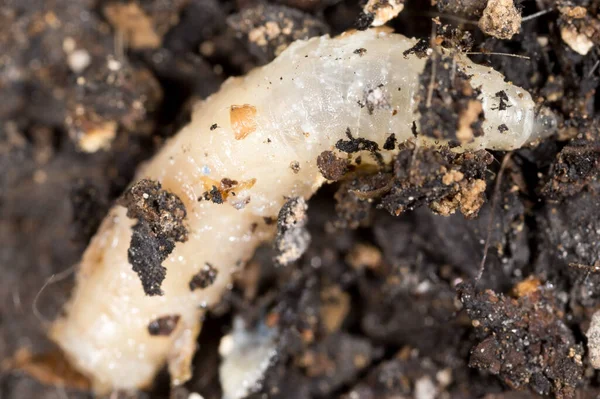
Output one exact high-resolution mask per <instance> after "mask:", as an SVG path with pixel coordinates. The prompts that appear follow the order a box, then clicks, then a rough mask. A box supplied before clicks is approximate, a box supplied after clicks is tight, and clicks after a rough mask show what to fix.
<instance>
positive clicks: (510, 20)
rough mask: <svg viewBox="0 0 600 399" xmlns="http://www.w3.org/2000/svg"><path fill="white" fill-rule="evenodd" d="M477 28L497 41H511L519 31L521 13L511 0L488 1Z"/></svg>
mask: <svg viewBox="0 0 600 399" xmlns="http://www.w3.org/2000/svg"><path fill="white" fill-rule="evenodd" d="M479 28H480V29H481V30H482V31H483V32H484V33H485V34H487V35H490V36H493V37H496V38H498V39H505V40H508V39H511V38H512V37H513V36H514V35H516V34H517V33H519V30H520V29H521V13H520V12H519V10H518V9H517V8H516V7H515V3H514V1H513V0H488V3H487V6H486V7H485V10H483V15H482V16H481V19H480V20H479Z"/></svg>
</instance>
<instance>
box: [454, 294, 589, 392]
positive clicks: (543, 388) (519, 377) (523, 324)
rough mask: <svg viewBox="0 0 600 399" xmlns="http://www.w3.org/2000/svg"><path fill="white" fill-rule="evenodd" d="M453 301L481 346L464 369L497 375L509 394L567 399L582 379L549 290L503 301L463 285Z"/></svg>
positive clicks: (577, 349) (577, 350)
mask: <svg viewBox="0 0 600 399" xmlns="http://www.w3.org/2000/svg"><path fill="white" fill-rule="evenodd" d="M458 292H459V298H460V300H461V302H462V303H463V305H464V307H465V310H466V312H467V314H468V315H469V317H470V318H471V320H472V322H473V325H474V326H475V327H476V332H477V335H478V337H479V339H480V340H481V341H480V343H479V344H478V345H477V346H475V347H474V348H473V350H472V351H471V359H470V362H469V365H470V366H471V367H475V368H479V369H482V370H487V371H489V372H490V373H492V374H496V375H499V376H500V377H501V378H502V379H503V380H504V382H505V383H507V384H508V385H509V386H510V387H512V388H513V389H519V388H524V387H529V388H530V389H531V390H533V391H534V392H536V393H537V394H540V395H548V394H550V393H553V394H554V395H556V396H557V397H564V398H572V397H574V395H575V388H576V386H577V385H578V384H579V382H580V381H581V379H582V377H583V363H582V355H583V348H582V346H581V345H580V344H578V343H577V342H576V340H575V337H574V335H573V333H572V331H571V330H570V329H569V328H568V327H567V326H566V324H565V320H564V310H563V304H562V303H560V302H558V301H557V299H556V297H555V296H554V295H553V291H552V288H551V286H548V287H543V286H538V289H535V290H527V291H526V294H525V295H523V296H521V297H517V298H509V297H506V296H504V295H502V294H496V293H495V292H493V291H491V290H486V291H483V292H478V291H476V290H475V288H474V287H473V286H472V285H470V284H469V283H464V284H462V285H460V286H459V288H458Z"/></svg>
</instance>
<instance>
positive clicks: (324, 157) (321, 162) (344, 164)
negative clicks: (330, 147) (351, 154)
mask: <svg viewBox="0 0 600 399" xmlns="http://www.w3.org/2000/svg"><path fill="white" fill-rule="evenodd" d="M317 166H318V168H319V171H320V172H321V174H322V175H323V177H324V178H326V179H327V180H334V181H335V180H340V179H341V178H342V177H343V176H344V174H345V173H346V171H347V170H348V160H346V159H342V158H338V157H337V156H336V155H335V153H334V152H333V151H323V152H322V153H321V154H320V155H319V156H318V157H317Z"/></svg>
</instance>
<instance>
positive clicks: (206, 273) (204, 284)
mask: <svg viewBox="0 0 600 399" xmlns="http://www.w3.org/2000/svg"><path fill="white" fill-rule="evenodd" d="M218 273H219V271H218V270H217V269H215V267H214V266H213V265H211V264H210V263H206V264H205V265H204V267H203V268H202V270H200V271H199V272H198V273H196V274H195V275H194V277H192V279H191V280H190V284H189V285H190V291H194V290H196V289H198V288H199V289H202V290H203V289H205V288H208V287H210V286H211V285H213V283H214V282H215V280H216V279H217V274H218Z"/></svg>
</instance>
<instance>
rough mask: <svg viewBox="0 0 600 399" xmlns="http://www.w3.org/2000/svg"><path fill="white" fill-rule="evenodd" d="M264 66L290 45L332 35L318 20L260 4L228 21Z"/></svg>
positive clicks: (286, 9)
mask: <svg viewBox="0 0 600 399" xmlns="http://www.w3.org/2000/svg"><path fill="white" fill-rule="evenodd" d="M227 22H228V24H229V26H230V27H231V28H232V29H234V30H235V31H236V32H237V33H238V34H239V35H240V36H242V37H244V38H245V39H246V40H247V41H248V43H249V48H250V51H251V52H252V53H253V54H254V55H255V56H256V57H257V58H258V59H259V60H261V62H263V63H267V62H269V61H271V60H272V59H273V58H275V57H276V56H277V55H279V54H281V52H282V51H283V50H285V49H286V48H287V46H289V45H290V43H292V42H294V41H296V40H300V39H308V38H310V37H313V36H321V35H323V34H325V33H329V28H328V27H327V25H325V24H324V23H323V22H322V21H321V20H320V19H319V18H317V17H315V16H312V15H310V14H307V13H305V12H302V11H300V10H297V9H293V8H289V7H286V6H282V5H275V4H268V3H267V4H265V3H259V4H257V5H254V6H250V7H248V8H245V9H243V10H242V11H240V12H239V13H238V14H234V15H232V16H230V17H229V18H228V19H227Z"/></svg>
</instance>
